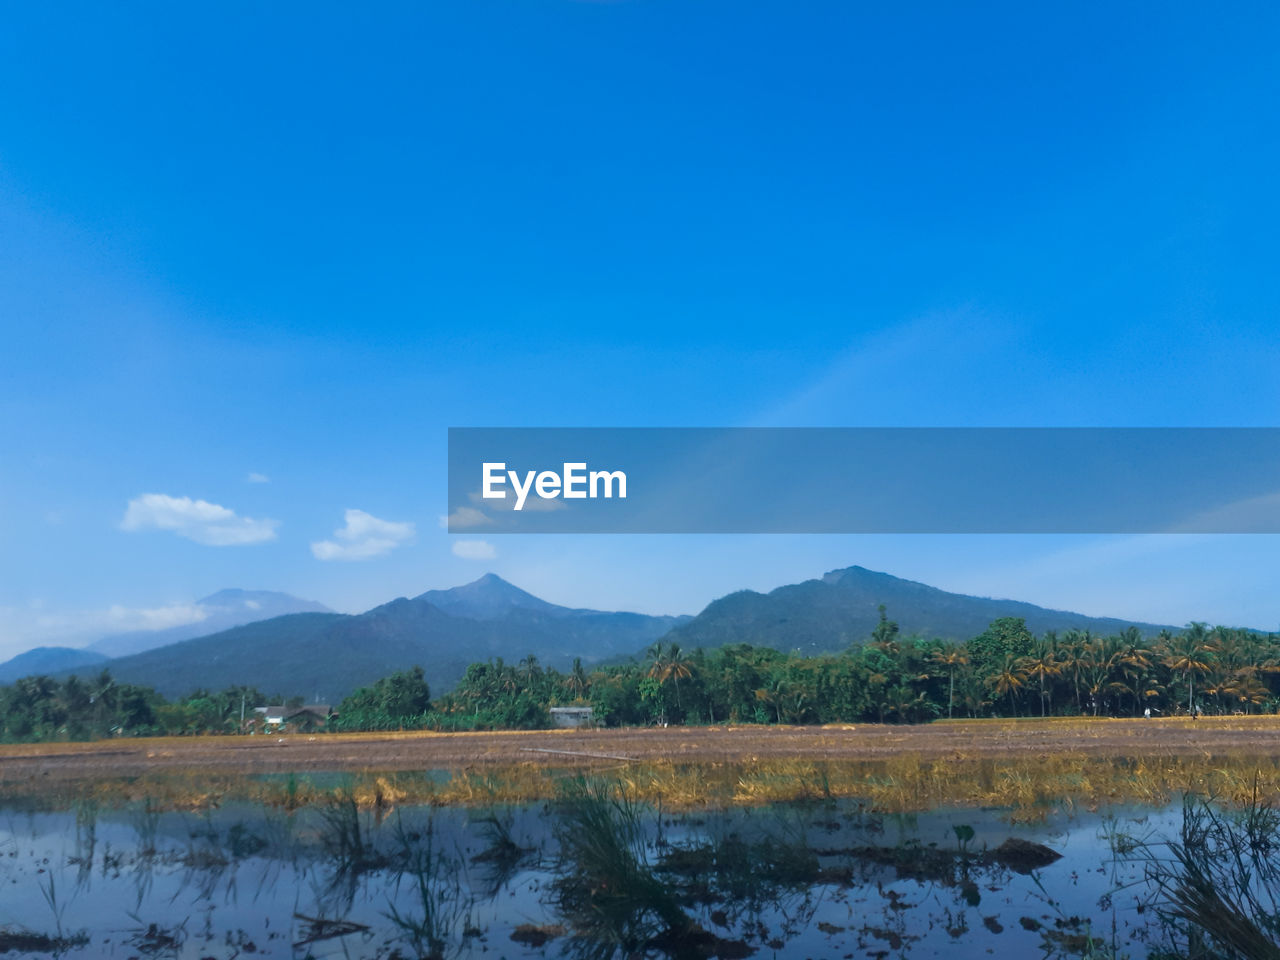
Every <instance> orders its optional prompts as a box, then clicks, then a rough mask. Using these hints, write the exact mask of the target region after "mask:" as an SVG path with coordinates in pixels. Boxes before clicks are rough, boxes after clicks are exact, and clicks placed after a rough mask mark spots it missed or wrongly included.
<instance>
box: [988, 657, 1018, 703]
mask: <svg viewBox="0 0 1280 960" xmlns="http://www.w3.org/2000/svg"><path fill="white" fill-rule="evenodd" d="M990 684H991V688H992V690H993V691H994V692H995V694H996V696H998V697H1003V696H1008V698H1009V708H1010V709H1011V710H1012V711H1013V715H1014V716H1015V717H1016V716H1017V715H1018V706H1017V702H1016V701H1015V700H1014V696H1015V695H1016V694H1017V693H1018V691H1019V690H1021V689H1022V688H1023V687H1025V686H1026V685H1027V673H1026V671H1025V670H1024V669H1023V667H1022V663H1021V661H1020V660H1019V659H1018V658H1017V657H1014V656H1013V655H1012V654H1006V656H1005V658H1004V663H1003V664H1001V666H1000V667H999V669H998V670H997V672H996V674H995V675H994V676H993V677H992V678H991V680H990Z"/></svg>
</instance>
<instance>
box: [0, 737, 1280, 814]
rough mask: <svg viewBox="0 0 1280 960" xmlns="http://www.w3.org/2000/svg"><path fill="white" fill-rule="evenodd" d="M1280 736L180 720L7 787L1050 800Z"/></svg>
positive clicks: (1039, 810)
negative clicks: (460, 729)
mask: <svg viewBox="0 0 1280 960" xmlns="http://www.w3.org/2000/svg"><path fill="white" fill-rule="evenodd" d="M1277 747H1280V718H1277V717H1230V718H1205V719H1201V720H1199V721H1191V720H1189V719H1188V720H1182V719H1166V720H1151V721H1144V720H1106V719H1101V720H1095V719H1092V718H1072V719H1049V720H1040V719H1025V720H1012V721H1011V720H1000V721H953V722H941V723H935V724H931V725H928V726H919V727H895V726H877V725H860V724H859V725H839V726H830V727H820V728H813V727H756V726H752V727H737V728H733V727H714V728H685V729H681V728H669V729H666V730H644V729H637V730H594V731H573V730H562V731H537V732H511V733H506V732H503V733H462V734H437V733H419V732H412V733H385V734H328V735H325V734H317V735H310V736H309V735H290V736H286V737H261V736H260V737H205V738H179V737H169V738H152V739H140V740H113V741H104V742H99V743H92V744H28V745H18V746H7V747H3V748H0V798H4V797H8V798H10V799H16V798H26V799H27V800H29V801H31V802H37V803H42V804H46V805H50V806H61V805H66V804H70V803H72V802H74V801H75V800H76V798H89V799H92V800H94V801H95V802H97V803H100V804H103V805H118V804H127V803H130V802H141V801H143V800H144V799H145V800H147V801H149V802H151V803H152V804H156V805H159V806H161V807H165V808H187V809H190V808H202V807H207V806H210V805H216V804H220V803H225V802H230V801H234V800H244V801H249V802H255V803H264V804H270V805H279V806H286V807H296V806H303V805H307V804H310V803H316V802H320V801H323V800H325V799H327V798H328V797H330V796H331V795H332V794H333V792H334V790H335V789H341V790H345V791H350V792H351V794H352V795H353V796H354V797H355V799H356V801H357V803H359V804H361V805H362V806H366V807H374V808H385V807H390V806H393V805H396V804H402V803H425V804H439V805H450V806H455V805H458V806H463V805H465V806H477V805H488V804H494V803H499V804H501V803H524V802H529V801H535V800H541V799H546V798H548V797H551V796H554V795H555V792H556V789H557V782H558V780H559V779H561V778H562V777H563V775H564V774H566V773H569V772H575V771H576V772H581V771H584V770H586V771H593V772H598V773H607V774H608V775H609V776H611V777H615V778H617V779H618V781H619V782H620V783H621V784H622V786H623V788H624V789H626V790H627V791H628V792H629V793H631V794H633V795H634V796H635V797H636V798H638V799H641V800H645V801H652V802H659V801H660V802H662V803H663V804H664V805H665V806H668V807H681V808H692V807H700V806H713V807H723V806H732V805H757V804H767V803H774V802H783V801H796V800H820V799H824V798H857V799H860V800H862V801H864V802H866V803H867V804H869V805H870V806H872V807H873V808H875V809H878V810H883V811H893V812H899V811H919V810H927V809H931V808H935V807H938V806H944V805H979V806H999V807H1006V808H1010V809H1012V810H1014V811H1017V812H1018V814H1019V815H1022V816H1037V815H1042V814H1043V813H1046V812H1048V811H1049V810H1052V809H1059V808H1068V809H1070V808H1074V807H1085V808H1095V807H1098V806H1101V805H1104V804H1109V803H1141V804H1154V805H1158V804H1163V803H1167V802H1169V801H1170V800H1172V799H1175V798H1177V797H1179V796H1180V795H1181V794H1183V793H1184V792H1186V791H1194V792H1198V793H1205V794H1212V795H1216V796H1219V797H1221V798H1222V799H1224V800H1226V801H1229V802H1237V803H1242V802H1245V801H1247V800H1249V799H1250V798H1251V797H1252V796H1253V791H1254V788H1255V783H1256V785H1257V788H1258V790H1259V792H1260V794H1261V795H1262V797H1264V798H1266V799H1276V800H1280V762H1278V761H1277V757H1278V756H1280V749H1277ZM616 757H626V758H630V759H629V760H621V761H620V760H617V759H613V758H616ZM427 771H436V773H435V774H434V775H428V773H427ZM334 774H338V775H337V776H335V775H334Z"/></svg>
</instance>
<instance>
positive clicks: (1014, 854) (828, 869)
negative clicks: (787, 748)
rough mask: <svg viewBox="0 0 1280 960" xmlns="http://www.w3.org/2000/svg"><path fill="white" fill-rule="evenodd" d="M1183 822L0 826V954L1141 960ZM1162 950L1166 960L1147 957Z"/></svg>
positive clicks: (820, 811)
mask: <svg viewBox="0 0 1280 960" xmlns="http://www.w3.org/2000/svg"><path fill="white" fill-rule="evenodd" d="M1182 825H1183V808H1182V806H1181V805H1179V806H1178V807H1177V808H1176V809H1165V810H1142V809H1135V808H1124V809H1113V810H1111V811H1109V812H1106V813H1079V812H1077V813H1076V814H1075V815H1072V816H1068V815H1065V814H1053V813H1051V814H1049V815H1047V816H1045V817H1044V818H1043V819H1042V820H1040V821H1038V822H1034V823H1025V822H1012V821H1011V818H1010V817H1009V815H1008V813H1007V811H1000V810H974V809H951V810H940V811H936V812H933V813H928V814H915V815H896V816H895V815H884V814H877V813H873V812H870V811H868V810H867V809H865V808H864V807H863V806H861V805H859V804H858V803H856V802H852V801H832V802H824V803H809V804H804V805H777V806H770V807H756V808H745V809H744V808H740V809H733V810H725V811H716V812H708V811H697V812H670V811H663V810H660V809H655V808H653V807H640V806H632V805H630V804H628V803H626V802H624V801H619V800H617V799H616V797H615V796H614V795H613V794H611V793H609V792H608V791H607V790H606V789H603V788H598V789H597V788H593V787H591V786H590V785H585V786H583V787H582V789H580V790H579V792H578V794H577V795H575V796H574V797H571V798H570V799H569V800H567V801H562V802H555V803H542V804H537V805H528V806H519V807H504V808H494V809H488V810H476V809H449V808H443V809H442V808H423V807H400V808H395V809H390V810H384V811H369V810H361V809H358V808H357V807H356V806H355V804H354V803H351V802H349V801H347V800H343V799H342V798H341V796H340V795H339V796H338V797H337V798H336V799H335V800H334V801H333V802H332V803H330V804H328V805H324V806H318V807H307V808H303V809H299V810H294V811H287V810H284V809H280V808H274V807H260V806H259V807H251V806H224V807H222V808H219V809H213V810H209V811H205V812H199V813H191V812H157V811H155V810H153V809H151V808H150V807H149V805H148V804H145V803H144V804H141V805H135V806H132V807H130V808H126V809H97V808H95V807H94V806H92V805H90V804H86V803H82V804H80V805H79V807H78V808H77V809H75V810H70V811H64V812H34V811H22V810H20V809H7V810H0V885H3V890H4V892H3V895H0V929H2V930H3V931H4V933H3V935H2V936H0V952H3V949H4V948H8V949H9V950H11V951H12V953H11V954H10V955H18V956H22V955H32V956H50V955H58V956H67V957H119V958H129V957H173V958H191V960H196V958H205V957H216V958H233V957H281V958H285V957H287V958H305V957H316V958H322V957H368V958H387V960H391V958H410V957H472V956H474V957H493V958H502V957H513V958H514V957H544V956H573V957H599V958H604V957H611V956H616V957H645V956H649V957H668V956H673V957H712V956H715V957H723V958H731V957H748V956H751V957H761V958H765V957H815V958H816V957H835V958H866V957H870V958H882V957H938V956H944V957H948V958H951V960H965V958H979V957H981V958H986V957H990V956H993V955H996V956H998V955H1005V956H1008V957H1039V956H1064V957H1065V956H1094V957H1123V956H1128V957H1133V958H1142V957H1147V956H1149V955H1153V956H1154V955H1160V954H1158V953H1157V951H1158V949H1160V946H1161V944H1164V943H1165V942H1166V935H1167V933H1168V931H1167V929H1166V925H1164V924H1162V922H1161V920H1160V917H1161V915H1162V911H1160V910H1159V909H1157V907H1156V905H1155V901H1154V900H1153V897H1154V895H1155V888H1154V887H1153V885H1152V883H1151V882H1149V879H1148V874H1149V873H1150V871H1151V865H1152V863H1153V860H1158V859H1159V858H1160V856H1161V855H1160V853H1159V851H1160V850H1161V849H1162V848H1161V845H1160V841H1161V839H1162V838H1166V837H1176V836H1178V835H1179V831H1180V830H1181V828H1182ZM1166 955H1168V956H1176V955H1177V953H1176V952H1173V953H1169V954H1166Z"/></svg>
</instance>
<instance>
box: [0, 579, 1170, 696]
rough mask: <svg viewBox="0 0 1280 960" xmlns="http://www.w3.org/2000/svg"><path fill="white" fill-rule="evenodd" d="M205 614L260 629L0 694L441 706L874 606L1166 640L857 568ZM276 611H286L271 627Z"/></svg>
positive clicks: (223, 596)
mask: <svg viewBox="0 0 1280 960" xmlns="http://www.w3.org/2000/svg"><path fill="white" fill-rule="evenodd" d="M249 601H252V603H257V604H258V606H257V607H254V606H252V604H251V603H250V602H249ZM206 602H207V603H208V604H209V606H210V607H211V608H217V609H218V612H211V613H210V614H209V616H207V617H206V618H205V619H204V620H202V621H201V624H203V625H205V626H206V628H207V627H208V625H209V624H210V623H215V624H217V623H221V622H224V621H222V620H216V619H215V617H219V618H220V617H241V616H249V615H250V614H252V613H265V614H267V615H268V616H266V617H265V618H262V619H256V618H252V617H250V619H251V620H252V622H241V623H239V624H238V625H234V626H230V627H229V628H226V629H220V630H217V631H216V632H210V633H208V634H207V635H203V636H192V637H187V638H183V639H179V640H177V641H173V640H170V639H169V638H170V637H172V636H174V634H171V633H170V632H169V631H155V632H154V633H153V635H152V636H151V637H150V638H141V637H137V636H134V635H123V636H116V637H113V638H104V640H102V641H99V642H98V643H95V644H93V645H91V647H90V648H89V649H88V650H71V649H68V648H60V649H61V652H58V651H59V648H40V649H37V650H31V651H28V652H27V653H25V654H22V655H20V656H19V657H16V658H14V660H11V661H9V662H8V663H6V664H0V683H8V682H12V680H13V679H16V677H17V676H21V675H28V674H31V673H50V674H57V673H62V674H68V673H78V674H86V673H92V672H95V671H97V670H100V669H102V668H103V667H104V666H106V667H108V668H109V669H110V670H111V673H112V675H113V676H115V677H116V678H118V679H119V680H122V681H125V682H129V683H138V684H144V685H146V686H151V687H155V688H156V689H157V690H159V691H160V692H162V693H164V694H165V695H166V696H171V697H172V696H182V695H185V694H187V693H190V692H191V691H192V690H194V689H197V688H206V689H214V690H216V689H221V688H224V687H227V686H231V685H234V684H245V685H249V686H255V687H257V688H258V689H259V690H261V691H262V692H263V693H264V694H281V695H286V696H287V695H302V696H304V697H306V698H307V699H308V700H317V701H328V702H331V703H336V702H338V701H339V700H341V699H342V697H343V696H345V695H346V694H347V693H350V692H351V691H352V690H353V689H355V688H356V687H359V686H362V685H366V684H368V683H371V682H373V681H374V680H377V679H378V678H379V677H383V676H386V675H387V674H389V673H391V672H393V671H395V670H399V669H404V668H407V667H410V666H413V665H415V664H417V665H421V666H422V667H423V668H424V670H426V673H427V677H428V680H429V682H430V684H431V687H432V690H433V692H435V693H442V692H444V691H446V690H448V689H449V688H450V687H452V686H453V685H454V684H456V683H457V681H458V680H459V679H460V678H461V676H462V674H463V672H464V671H465V670H466V667H467V665H468V664H470V663H474V662H476V661H482V660H487V659H489V658H491V657H502V658H504V659H506V660H508V661H510V662H516V661H519V660H521V659H523V658H524V657H526V656H535V657H537V659H538V661H539V662H540V663H542V664H543V665H544V666H554V667H557V668H559V669H565V668H567V667H568V666H569V665H570V664H571V663H572V661H573V659H574V658H575V657H581V658H582V660H583V662H584V663H586V664H588V665H590V664H595V663H600V662H602V661H609V660H619V659H625V658H627V657H630V656H636V655H640V654H641V653H642V651H643V650H644V649H645V648H647V647H648V646H650V645H651V644H652V643H654V642H655V641H658V640H662V641H665V642H678V643H680V644H681V645H682V646H684V647H685V648H687V649H692V648H695V647H706V648H710V647H717V646H721V645H723V644H727V643H751V644H755V645H758V646H770V647H774V648H776V649H779V650H784V651H795V650H798V651H800V652H801V653H804V654H817V653H829V652H836V651H840V650H844V649H847V648H848V647H849V646H850V645H852V644H857V643H860V642H862V641H864V640H865V639H866V638H867V637H868V636H869V635H870V633H871V631H872V630H873V629H874V627H875V625H876V623H877V622H878V620H879V607H880V606H881V605H882V604H883V605H884V606H885V607H886V609H887V612H888V616H889V617H890V618H891V619H893V620H895V621H897V623H898V624H899V625H900V628H901V630H902V633H903V634H906V635H911V634H918V635H921V636H926V637H931V638H933V637H937V638H941V639H946V640H957V641H958V640H967V639H969V638H971V637H974V636H977V635H978V634H979V633H981V632H982V631H983V630H984V629H985V628H986V627H987V625H988V624H989V623H990V622H991V621H992V620H994V619H996V618H997V617H1004V616H1014V617H1023V618H1024V619H1025V620H1026V622H1027V626H1028V627H1029V628H1030V629H1031V630H1032V631H1033V632H1035V633H1043V632H1044V631H1046V630H1058V631H1060V632H1061V631H1065V630H1071V629H1080V630H1086V629H1087V630H1092V631H1093V632H1095V633H1101V634H1109V633H1116V632H1119V631H1120V630H1123V629H1125V628H1128V627H1131V626H1136V627H1137V628H1138V629H1139V630H1140V631H1141V632H1142V633H1144V634H1146V635H1151V634H1154V633H1156V632H1158V631H1159V630H1161V629H1163V628H1164V627H1163V625H1161V624H1153V623H1135V622H1132V621H1127V620H1119V619H1114V618H1106V617H1088V616H1085V615H1083V614H1078V613H1071V612H1068V611H1061V610H1050V609H1046V608H1044V607H1038V606H1035V605H1034V604H1029V603H1023V602H1019V601H1015V600H995V599H990V598H986V597H973V596H966V595H964V594H957V593H949V592H947V591H945V590H939V589H938V588H936V587H931V586H928V585H926V584H923V583H916V582H914V581H911V580H904V579H901V578H899V577H894V576H891V575H889V574H887V573H877V572H876V571H873V570H868V569H866V568H864V567H858V566H853V567H848V568H846V569H843V570H835V571H832V572H830V573H828V574H826V575H825V576H823V577H821V578H820V579H815V580H806V581H804V582H803V583H797V584H791V585H788V586H783V587H779V588H778V589H776V590H773V591H771V592H769V593H764V594H762V593H756V592H753V591H749V590H744V591H739V592H737V593H732V594H729V595H728V596H725V597H722V598H720V599H718V600H716V601H714V602H712V603H711V604H710V605H708V606H707V607H706V609H704V610H703V611H702V612H701V613H699V614H698V615H697V616H696V617H687V616H685V617H668V616H649V615H645V614H638V613H626V612H606V611H599V610H586V609H577V608H572V607H562V606H559V605H557V604H553V603H549V602H547V601H545V600H542V599H540V598H538V597H535V596H534V595H532V594H530V593H527V592H526V591H524V590H521V589H520V588H519V587H516V586H514V585H513V584H510V583H508V582H507V581H505V580H503V579H502V578H501V577H498V576H495V575H494V574H486V575H485V576H483V577H481V578H480V579H479V580H476V581H474V582H472V583H468V584H464V585H463V586H459V587H454V588H452V589H449V590H429V591H427V592H426V593H423V594H420V595H418V596H416V597H413V598H404V597H401V598H399V599H397V600H393V601H391V602H390V603H386V604H383V605H382V606H379V607H375V608H373V609H372V610H368V611H366V612H365V613H361V614H355V615H350V614H340V613H333V612H331V611H327V610H326V609H325V608H323V607H321V606H320V605H319V604H314V603H310V602H309V601H305V600H298V599H297V598H296V597H288V596H287V595H284V594H265V593H261V592H251V591H223V592H221V593H218V594H214V595H213V596H212V597H207V598H205V600H203V601H201V603H202V604H203V603H206ZM282 605H283V606H285V607H288V606H289V605H293V607H294V608H293V609H289V610H288V612H284V613H282V614H280V615H271V614H273V613H274V612H275V611H277V610H279V609H281V606H282ZM298 608H301V609H298ZM183 629H188V628H183ZM158 634H164V635H165V636H164V640H163V645H161V646H155V647H154V648H153V649H142V650H140V651H139V652H133V653H128V654H127V655H123V656H118V657H116V658H114V659H110V660H107V659H106V658H105V656H104V655H103V651H104V650H110V649H117V650H127V649H130V647H131V645H137V646H150V645H151V641H153V640H157V639H160V638H159V637H157V636H156V635H158ZM51 649H52V650H53V651H54V652H52V653H51V652H50V650H51ZM59 657H62V658H63V660H62V662H61V663H59ZM77 657H78V658H80V659H79V660H77V659H76V658H77ZM15 671H22V672H15Z"/></svg>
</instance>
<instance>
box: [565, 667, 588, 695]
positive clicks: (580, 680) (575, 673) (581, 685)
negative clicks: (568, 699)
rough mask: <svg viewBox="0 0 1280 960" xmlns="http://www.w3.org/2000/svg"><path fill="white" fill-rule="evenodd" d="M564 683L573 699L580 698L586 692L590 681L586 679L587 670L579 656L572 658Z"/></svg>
mask: <svg viewBox="0 0 1280 960" xmlns="http://www.w3.org/2000/svg"><path fill="white" fill-rule="evenodd" d="M565 684H566V686H568V688H569V691H570V692H571V693H572V694H573V697H574V699H575V700H581V699H582V698H583V696H584V695H585V694H586V692H587V687H589V686H590V681H588V680H587V671H586V670H585V669H584V668H583V666H582V658H581V657H574V658H573V667H572V668H571V669H570V670H569V676H568V678H567V679H566V680H565Z"/></svg>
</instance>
